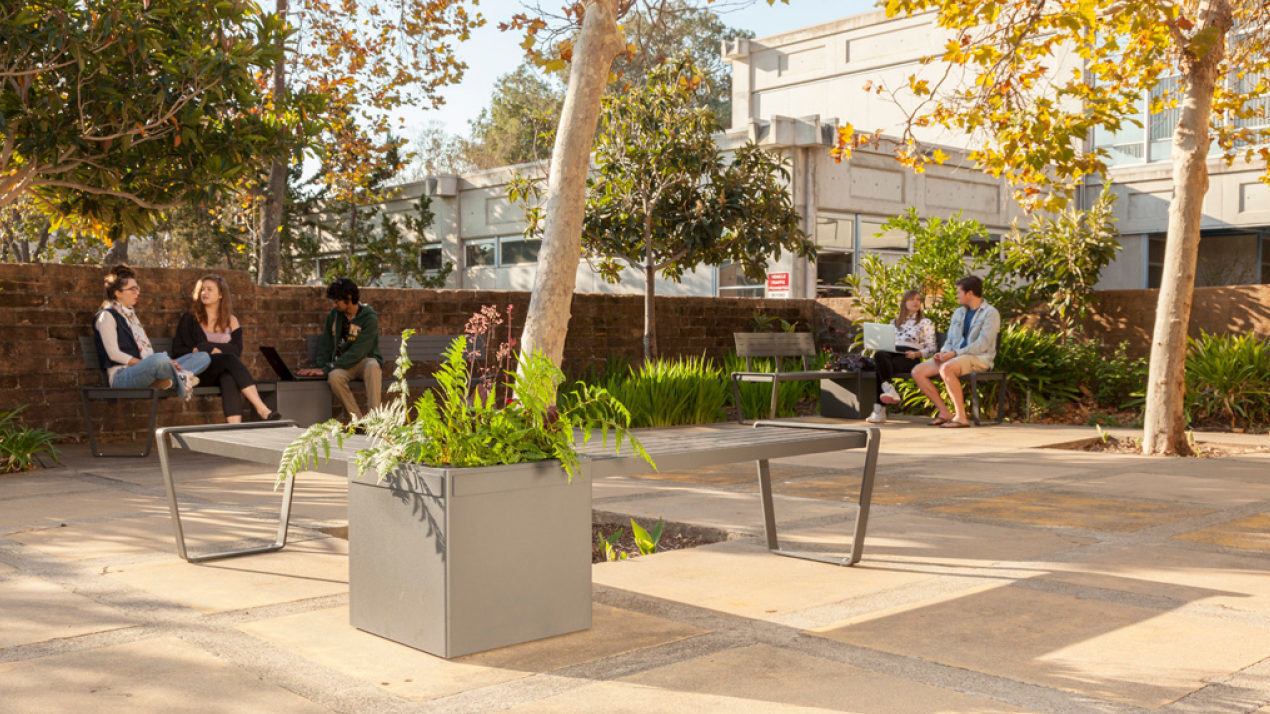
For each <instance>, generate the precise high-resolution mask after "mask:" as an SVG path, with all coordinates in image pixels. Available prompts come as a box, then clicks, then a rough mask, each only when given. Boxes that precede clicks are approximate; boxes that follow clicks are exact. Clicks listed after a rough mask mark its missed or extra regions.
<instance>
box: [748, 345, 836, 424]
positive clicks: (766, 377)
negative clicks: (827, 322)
mask: <svg viewBox="0 0 1270 714" xmlns="http://www.w3.org/2000/svg"><path fill="white" fill-rule="evenodd" d="M732 339H733V340H734V341H735V342H736V354H737V356H738V357H740V358H742V359H744V360H745V371H744V372H733V373H732V397H733V400H734V402H735V403H736V420H737V422H739V423H741V424H744V423H745V415H744V414H742V413H741V383H742V382H760V383H762V382H766V383H768V384H771V385H772V408H771V412H770V413H769V414H768V418H769V419H775V418H776V405H777V403H778V402H777V400H778V399H779V397H780V385H781V384H782V383H784V382H816V381H820V380H822V379H833V378H835V377H842V376H843V374H845V373H844V372H840V371H834V370H826V369H812V368H811V359H812V358H814V357H815V356H816V341H815V339H814V338H813V337H812V334H811V333H810V332H734V333H732ZM758 357H762V358H771V359H772V360H773V361H774V362H775V367H774V369H775V371H773V372H755V371H754V359H755V358H758ZM792 357H798V358H800V360H801V364H802V369H801V370H795V371H791V372H782V371H781V367H782V363H783V362H784V361H785V360H786V359H788V358H792Z"/></svg>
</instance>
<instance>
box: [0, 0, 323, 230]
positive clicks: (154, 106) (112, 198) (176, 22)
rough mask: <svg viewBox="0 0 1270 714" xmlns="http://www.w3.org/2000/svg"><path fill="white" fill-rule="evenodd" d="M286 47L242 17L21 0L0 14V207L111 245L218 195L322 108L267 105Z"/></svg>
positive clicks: (144, 5)
mask: <svg viewBox="0 0 1270 714" xmlns="http://www.w3.org/2000/svg"><path fill="white" fill-rule="evenodd" d="M288 33H289V31H288V30H286V29H285V26H284V23H283V21H282V20H281V19H280V18H278V17H276V16H273V15H265V14H262V13H261V12H260V11H259V9H258V8H257V6H256V5H255V4H254V3H245V2H221V3H208V2H202V1H200V0H173V1H171V2H162V3H152V2H149V1H148V0H88V1H87V2H79V1H77V0H26V1H25V2H17V3H6V4H5V5H4V9H3V10H0V67H3V68H4V77H5V80H4V82H3V83H0V134H2V135H3V138H4V139H5V142H6V146H5V150H4V151H3V152H0V176H4V177H5V179H6V180H5V181H4V182H3V183H0V207H2V206H4V205H7V204H9V203H10V202H12V201H13V200H14V199H15V198H16V197H18V196H21V195H33V196H36V197H38V199H39V202H40V205H41V209H42V210H44V211H45V212H47V213H49V214H50V215H53V216H55V217H56V219H55V222H54V226H53V228H54V229H58V228H60V227H61V225H60V221H62V220H64V219H72V220H73V224H74V225H75V226H76V227H77V228H79V229H82V230H86V231H91V232H94V233H96V234H99V235H103V236H105V237H107V238H109V239H111V240H118V239H121V238H124V237H126V236H128V235H129V234H134V233H138V232H142V231H144V230H146V229H148V228H149V227H150V226H151V225H152V223H153V221H154V219H155V218H156V217H157V214H158V213H159V212H160V211H162V210H165V209H168V208H171V207H174V206H177V205H181V204H183V203H185V202H198V201H201V200H204V199H206V198H209V197H211V196H214V195H217V194H218V193H221V192H223V191H225V190H228V189H229V188H230V187H231V186H233V184H234V183H235V182H236V181H238V180H239V179H241V178H243V177H245V176H248V175H250V173H251V172H252V170H253V168H256V167H259V166H261V165H262V163H263V162H264V161H266V160H268V158H269V157H271V156H273V155H276V154H278V153H280V152H283V151H285V149H286V146H287V142H288V141H289V138H288V137H289V135H293V134H297V133H304V132H305V131H306V127H307V125H308V121H307V119H306V117H307V116H308V114H309V112H311V111H313V110H315V109H317V108H319V107H320V105H321V101H320V98H316V97H311V96H297V97H294V98H293V99H294V100H295V101H294V102H293V103H291V104H289V105H288V106H286V107H273V106H271V105H269V103H268V102H267V101H266V100H265V97H264V95H263V94H262V92H261V91H260V88H259V86H258V85H257V82H256V76H257V75H259V74H261V73H264V72H266V71H268V69H269V68H270V67H271V66H272V65H273V64H274V63H275V62H276V61H277V60H278V59H279V57H280V53H281V51H280V49H279V45H280V44H281V43H282V39H283V38H284V37H286V35H287V34H288Z"/></svg>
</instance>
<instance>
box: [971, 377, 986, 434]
mask: <svg viewBox="0 0 1270 714" xmlns="http://www.w3.org/2000/svg"><path fill="white" fill-rule="evenodd" d="M970 405H971V413H972V414H973V418H974V420H975V426H983V423H982V422H980V421H979V375H977V374H975V373H973V372H971V374H970Z"/></svg>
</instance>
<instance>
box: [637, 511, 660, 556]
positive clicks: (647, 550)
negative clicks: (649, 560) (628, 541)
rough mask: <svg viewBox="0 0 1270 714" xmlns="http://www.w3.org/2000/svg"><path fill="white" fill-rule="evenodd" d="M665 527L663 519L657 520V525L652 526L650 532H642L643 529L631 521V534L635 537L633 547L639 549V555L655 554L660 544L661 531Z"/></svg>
mask: <svg viewBox="0 0 1270 714" xmlns="http://www.w3.org/2000/svg"><path fill="white" fill-rule="evenodd" d="M665 525H666V521H665V519H662V518H658V519H657V525H655V526H653V530H652V532H649V531H647V530H644V527H643V526H641V525H640V524H638V523H636V522H635V519H634V518H632V519H631V534H632V535H634V536H635V547H636V548H639V554H640V555H652V554H653V553H656V552H657V544H658V543H660V542H661V531H662V528H664V527H665Z"/></svg>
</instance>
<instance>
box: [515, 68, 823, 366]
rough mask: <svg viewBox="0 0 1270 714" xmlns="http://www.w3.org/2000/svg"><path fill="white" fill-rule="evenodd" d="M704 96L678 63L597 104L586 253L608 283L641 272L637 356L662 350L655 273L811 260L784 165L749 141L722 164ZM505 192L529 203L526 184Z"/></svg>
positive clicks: (761, 270) (750, 268) (677, 274)
mask: <svg viewBox="0 0 1270 714" xmlns="http://www.w3.org/2000/svg"><path fill="white" fill-rule="evenodd" d="M709 96H710V95H709V92H708V90H707V88H706V84H705V76H704V73H703V72H702V71H701V70H700V69H698V68H697V66H696V64H695V63H694V62H693V61H692V60H691V59H690V58H688V57H686V56H681V57H679V58H677V59H674V60H672V61H670V62H667V63H665V64H662V65H661V66H659V67H657V68H656V69H654V70H652V71H651V73H650V74H649V77H648V80H647V82H646V83H645V84H643V85H642V86H640V87H637V88H632V89H630V90H629V91H628V92H626V93H622V94H610V95H608V96H606V97H605V98H604V102H603V108H602V111H601V116H600V128H599V138H598V139H597V141H596V147H595V159H594V164H595V167H594V170H593V171H592V172H591V174H590V177H589V178H588V179H587V196H586V216H585V219H584V223H583V232H582V249H583V251H584V252H585V254H586V255H587V257H588V259H590V260H591V261H592V263H593V264H594V265H595V266H596V267H597V268H598V269H599V271H600V274H601V275H603V276H604V278H605V279H606V280H607V281H609V282H612V283H616V282H619V281H620V280H621V278H622V271H623V269H624V268H632V269H634V270H637V271H639V273H640V274H641V275H642V276H643V278H644V359H648V358H650V357H653V356H654V355H656V354H657V353H658V350H657V332H656V319H655V315H654V304H655V300H654V298H655V297H656V285H657V283H656V278H657V276H658V275H661V276H663V277H665V278H668V279H670V280H674V281H676V282H678V281H679V280H681V279H682V277H683V274H684V272H685V271H687V270H690V269H692V268H693V267H695V266H697V265H721V264H724V263H734V264H736V265H738V266H740V268H741V269H742V270H743V271H744V272H745V274H746V275H747V276H749V277H750V278H751V279H754V280H761V279H762V278H763V277H764V275H765V274H766V272H767V261H768V259H769V256H774V257H776V258H778V259H779V258H780V255H781V251H782V250H791V251H795V252H797V253H799V254H801V255H811V254H813V253H814V245H813V244H812V243H811V242H810V241H808V240H807V239H806V236H805V235H804V234H803V232H802V230H801V229H800V228H799V226H798V224H799V218H798V212H797V211H795V210H794V205H793V201H792V200H791V199H790V196H789V191H788V190H787V189H786V187H785V182H787V181H788V179H789V175H788V172H787V171H786V170H785V167H784V166H783V165H782V163H781V161H780V159H779V158H778V157H776V156H774V155H772V154H769V153H767V152H765V151H763V150H762V149H760V148H759V147H758V146H755V145H754V144H746V145H745V146H742V147H740V148H738V149H737V150H736V151H735V152H734V153H733V155H732V156H731V157H725V155H724V154H723V152H720V151H719V148H718V146H717V145H716V144H715V141H714V136H713V130H714V127H715V119H714V112H713V111H711V110H710V109H709V108H708V106H707V105H706V102H707V101H708V99H709ZM510 193H511V195H512V196H513V197H514V198H520V199H522V200H523V199H525V198H529V199H531V200H528V201H524V203H529V204H532V199H533V198H534V196H533V192H532V191H528V190H526V184H525V182H524V181H523V180H522V181H518V182H516V183H514V184H513V190H512V191H511V192H510ZM525 213H526V216H527V217H528V218H529V223H530V227H529V231H528V232H529V233H537V228H538V225H537V224H538V222H539V219H540V218H541V213H540V212H539V211H537V210H535V208H534V207H533V206H532V205H528V206H526V210H525Z"/></svg>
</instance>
